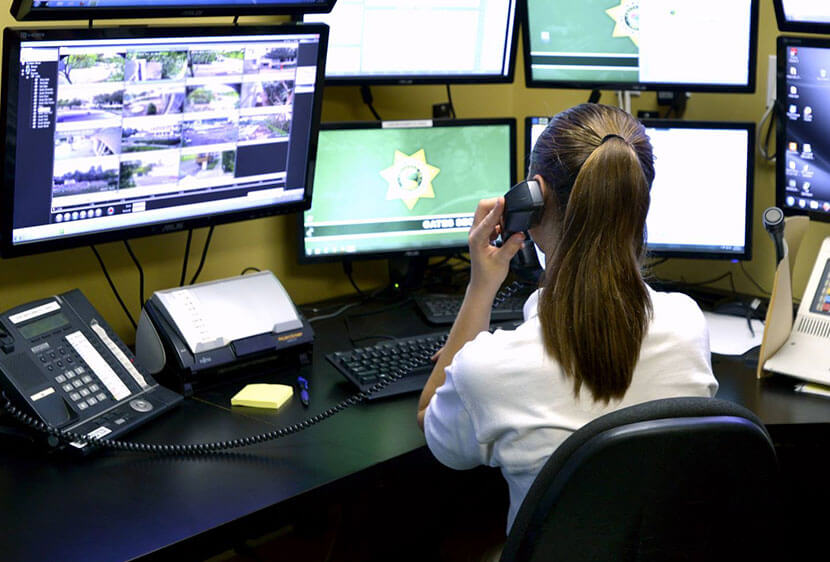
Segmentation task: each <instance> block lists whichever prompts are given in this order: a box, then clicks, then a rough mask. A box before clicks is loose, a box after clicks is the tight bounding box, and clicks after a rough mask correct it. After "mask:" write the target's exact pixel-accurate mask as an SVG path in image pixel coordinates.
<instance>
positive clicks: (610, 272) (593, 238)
mask: <svg viewBox="0 0 830 562" xmlns="http://www.w3.org/2000/svg"><path fill="white" fill-rule="evenodd" d="M535 174H540V175H541V176H542V177H543V178H544V179H545V181H546V183H547V184H548V186H549V187H551V188H552V189H551V190H549V195H548V200H547V201H546V202H545V205H546V210H545V219H544V220H552V221H554V223H555V224H556V229H555V230H556V232H557V234H558V236H557V242H556V247H555V250H554V252H553V255H552V256H548V265H547V267H546V273H545V278H544V281H543V289H544V290H543V291H542V296H541V298H540V300H539V318H540V321H541V324H542V331H543V337H544V343H545V349H546V350H547V352H548V353H549V354H550V355H551V356H552V357H553V358H555V359H556V360H557V361H559V363H560V364H561V366H562V368H563V369H564V371H565V373H566V374H567V375H568V376H570V377H572V378H573V381H574V392H575V393H576V394H578V393H579V391H580V388H581V387H582V385H583V384H584V385H585V386H586V387H587V388H588V389H589V390H590V392H591V394H592V395H593V397H594V399H595V400H601V401H605V402H608V401H609V400H611V399H612V398H621V397H622V396H623V395H624V394H625V391H626V390H627V389H628V387H629V385H630V384H631V377H632V374H633V372H634V366H635V364H636V363H637V358H638V356H639V352H640V345H641V343H642V341H643V338H644V337H645V334H646V330H647V328H648V322H649V318H650V316H651V312H652V309H651V300H650V298H649V294H648V289H647V287H646V285H645V282H644V281H643V279H642V276H641V273H640V261H641V259H642V255H643V251H644V247H645V221H646V215H647V213H648V206H649V189H650V187H651V183H652V181H653V179H654V164H653V156H652V150H651V143H650V141H649V139H648V137H647V136H646V134H645V130H644V128H643V126H642V124H641V123H639V121H637V120H636V119H634V118H633V117H632V116H631V115H629V114H627V113H625V112H623V111H621V110H619V109H617V108H614V107H609V106H603V105H597V104H583V105H580V106H576V107H574V108H572V109H570V110H568V111H565V112H563V113H560V114H559V115H557V116H556V117H554V118H553V120H552V121H551V123H550V124H549V125H548V127H547V128H546V129H545V131H544V132H543V133H542V135H540V137H539V139H538V140H537V143H536V145H535V147H534V150H533V153H532V156H531V163H530V175H531V177H532V176H533V175H535Z"/></svg>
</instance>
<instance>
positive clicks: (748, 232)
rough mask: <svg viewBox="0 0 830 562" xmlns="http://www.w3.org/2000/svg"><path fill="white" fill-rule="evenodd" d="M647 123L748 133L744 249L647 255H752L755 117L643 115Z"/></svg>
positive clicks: (744, 257)
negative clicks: (719, 118) (693, 118)
mask: <svg viewBox="0 0 830 562" xmlns="http://www.w3.org/2000/svg"><path fill="white" fill-rule="evenodd" d="M640 122H641V123H642V124H643V126H644V127H646V128H648V127H652V128H674V129H727V130H736V131H737V130H743V131H746V133H747V135H746V136H747V143H746V206H745V208H744V213H745V214H744V216H745V217H746V220H745V221H744V250H743V252H740V253H735V252H725V251H721V252H718V251H711V250H707V251H705V252H689V251H683V250H649V249H648V248H647V249H646V255H647V256H648V257H654V258H693V259H712V260H740V261H749V260H751V259H752V223H753V217H752V209H753V201H754V199H755V123H753V122H751V121H684V120H678V119H641V120H640ZM701 228H706V221H705V219H704V218H701Z"/></svg>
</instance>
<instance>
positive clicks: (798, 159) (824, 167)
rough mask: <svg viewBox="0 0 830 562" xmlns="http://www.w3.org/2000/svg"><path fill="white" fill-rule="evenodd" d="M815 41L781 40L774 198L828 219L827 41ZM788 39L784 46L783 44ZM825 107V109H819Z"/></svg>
mask: <svg viewBox="0 0 830 562" xmlns="http://www.w3.org/2000/svg"><path fill="white" fill-rule="evenodd" d="M817 41H820V43H818V42H817V43H816V44H815V45H811V44H799V43H797V42H792V43H789V42H788V41H787V39H786V38H782V43H781V44H780V45H779V47H780V48H779V55H778V56H779V57H783V59H784V61H785V62H784V64H783V72H780V71H779V90H778V98H779V101H780V102H781V105H782V107H783V110H784V116H783V119H782V120H781V123H779V126H780V129H779V137H778V139H779V140H778V155H779V156H778V167H779V172H778V197H777V203H778V205H779V206H781V208H782V209H784V211H785V212H787V213H788V214H791V213H792V212H795V213H804V214H810V215H811V216H812V217H814V218H816V219H818V220H822V221H830V142H828V139H827V130H828V127H830V103H829V102H828V96H830V41H827V40H817ZM787 43H789V44H787ZM825 110H826V111H825Z"/></svg>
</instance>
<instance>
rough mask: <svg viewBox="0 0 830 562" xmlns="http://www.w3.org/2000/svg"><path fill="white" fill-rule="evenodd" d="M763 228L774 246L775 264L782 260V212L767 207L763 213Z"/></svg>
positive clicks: (776, 208)
mask: <svg viewBox="0 0 830 562" xmlns="http://www.w3.org/2000/svg"><path fill="white" fill-rule="evenodd" d="M763 219H764V228H766V229H767V232H769V235H770V238H772V242H773V243H774V244H775V264H776V265H778V264H779V263H781V260H783V259H784V212H783V211H782V210H781V209H779V208H778V207H769V208H768V209H766V210H765V211H764V214H763Z"/></svg>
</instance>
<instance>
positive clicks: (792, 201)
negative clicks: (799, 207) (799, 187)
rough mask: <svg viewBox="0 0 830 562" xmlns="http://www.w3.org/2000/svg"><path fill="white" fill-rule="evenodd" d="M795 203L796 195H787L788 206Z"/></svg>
mask: <svg viewBox="0 0 830 562" xmlns="http://www.w3.org/2000/svg"><path fill="white" fill-rule="evenodd" d="M793 205H795V197H793V196H790V197H787V206H788V207H792V206H793Z"/></svg>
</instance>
